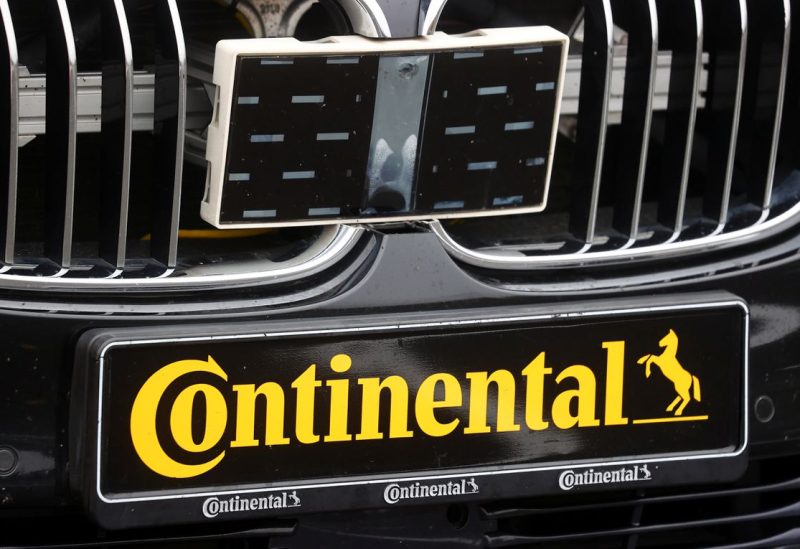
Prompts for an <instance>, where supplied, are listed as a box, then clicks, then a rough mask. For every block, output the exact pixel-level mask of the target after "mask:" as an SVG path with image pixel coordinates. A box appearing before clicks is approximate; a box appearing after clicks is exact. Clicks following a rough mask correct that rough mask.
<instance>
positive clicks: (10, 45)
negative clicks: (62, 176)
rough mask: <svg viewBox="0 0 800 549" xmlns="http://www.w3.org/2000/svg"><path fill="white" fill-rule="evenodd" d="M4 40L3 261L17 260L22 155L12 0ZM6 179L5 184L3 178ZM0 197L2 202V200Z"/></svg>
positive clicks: (3, 4)
mask: <svg viewBox="0 0 800 549" xmlns="http://www.w3.org/2000/svg"><path fill="white" fill-rule="evenodd" d="M0 18H2V23H3V24H2V32H3V40H2V43H0V48H2V49H3V50H4V51H3V52H2V54H0V55H2V56H3V57H4V58H5V59H6V61H7V64H6V66H5V67H4V70H3V72H2V79H1V80H0V108H3V110H2V114H1V115H0V196H2V198H4V199H5V200H6V201H7V203H6V204H5V207H2V206H0V234H1V235H2V241H3V244H2V245H3V258H2V261H3V262H4V263H5V264H7V265H10V264H12V263H14V241H15V235H16V228H17V175H18V174H17V169H18V159H19V147H18V135H19V52H18V50H17V38H16V33H15V32H14V23H13V21H12V19H11V10H10V9H9V6H8V0H0ZM3 179H5V181H6V183H5V188H3V187H2V180H3ZM2 198H0V204H2Z"/></svg>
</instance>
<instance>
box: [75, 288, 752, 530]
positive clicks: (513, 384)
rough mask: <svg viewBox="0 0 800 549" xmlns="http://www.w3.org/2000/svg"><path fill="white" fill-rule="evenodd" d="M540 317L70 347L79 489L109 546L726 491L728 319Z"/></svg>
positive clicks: (186, 332) (731, 461) (649, 313)
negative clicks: (382, 517)
mask: <svg viewBox="0 0 800 549" xmlns="http://www.w3.org/2000/svg"><path fill="white" fill-rule="evenodd" d="M673 302H674V301H673ZM550 311H551V312H549V313H547V314H542V312H541V310H537V309H531V308H518V309H513V308H512V309H504V310H502V311H496V310H490V311H487V310H484V311H461V312H458V313H447V314H443V315H433V316H425V317H420V316H419V315H417V316H411V317H407V318H403V317H396V318H394V319H391V321H390V320H389V319H386V318H377V317H372V318H370V317H367V318H361V319H358V320H353V319H346V320H344V319H329V320H315V321H313V322H309V321H305V322H296V321H295V322H277V323H265V324H261V325H257V326H252V325H250V326H239V327H231V326H229V325H228V326H224V325H223V326H216V327H194V328H192V327H188V328H187V327H183V328H174V329H163V328H162V329H159V330H158V332H153V331H152V330H128V331H124V330H123V331H119V330H117V331H112V332H108V331H101V332H95V333H92V334H88V335H87V336H85V337H84V339H83V340H82V343H81V345H80V351H79V361H78V364H81V363H83V364H84V365H87V364H88V365H89V367H88V368H87V367H84V368H79V369H78V372H77V377H76V380H75V390H74V394H75V395H76V396H75V398H74V400H75V402H78V403H81V404H80V405H76V406H75V409H74V411H73V425H74V428H75V429H76V430H77V431H79V433H80V435H81V436H80V437H79V438H80V440H81V443H80V444H78V445H76V447H74V448H73V457H74V459H75V460H76V462H77V463H79V468H78V469H79V471H80V478H79V480H78V485H79V487H80V488H81V489H82V490H83V492H84V494H85V496H86V499H87V503H88V505H89V507H90V508H91V510H92V511H93V513H94V514H95V516H96V517H97V519H98V520H99V521H100V522H101V523H102V524H103V525H104V526H106V527H108V528H116V527H123V526H126V527H127V526H132V525H154V524H169V523H180V522H196V521H209V520H210V521H220V520H235V519H242V518H250V517H257V516H265V515H291V514H297V513H299V512H309V511H324V510H343V509H351V508H358V507H381V506H383V507H392V506H400V505H410V504H421V503H427V504H432V503H448V502H454V501H468V500H485V499H496V498H503V497H520V496H527V495H542V494H548V493H550V494H553V493H564V492H569V493H577V492H588V491H598V490H611V489H644V488H650V487H655V486H663V485H670V484H680V483H692V482H704V483H705V482H712V481H726V480H733V479H734V478H736V477H737V476H738V475H739V474H740V473H741V471H742V466H743V464H744V459H745V458H744V450H745V448H746V414H745V413H744V407H743V402H745V401H746V400H745V397H746V364H747V333H748V329H747V318H748V315H747V309H746V306H745V305H744V304H743V303H741V302H739V301H738V300H735V299H728V298H727V297H726V298H725V299H721V300H710V301H709V302H706V303H700V304H697V303H689V302H687V303H686V304H682V305H680V304H679V305H669V306H653V305H647V306H642V305H641V304H638V305H637V304H635V302H634V304H631V305H629V306H626V307H621V308H618V309H616V310H608V309H606V310H604V309H602V308H600V309H598V308H597V306H596V305H592V304H584V305H582V306H581V307H579V308H575V307H571V308H562V309H556V310H553V309H550ZM156 334H158V335H156ZM87 357H88V358H87ZM87 388H88V389H87ZM87 390H88V393H86V391H87ZM73 438H75V437H73ZM709 460H716V464H715V466H714V467H709V466H708V461H709ZM126 510H128V511H131V510H133V511H135V512H125V511H126Z"/></svg>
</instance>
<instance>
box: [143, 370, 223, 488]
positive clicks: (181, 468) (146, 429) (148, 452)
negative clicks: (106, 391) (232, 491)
mask: <svg viewBox="0 0 800 549" xmlns="http://www.w3.org/2000/svg"><path fill="white" fill-rule="evenodd" d="M194 372H205V373H209V374H212V375H215V376H217V377H219V378H222V379H223V380H225V381H227V380H228V375H227V374H226V373H225V371H224V370H223V369H222V368H220V366H219V364H217V363H216V362H215V361H214V359H213V358H211V357H208V362H204V361H202V360H182V361H179V362H173V363H172V364H168V365H167V366H164V367H163V368H161V369H160V370H158V371H157V372H156V373H154V374H153V375H152V376H150V378H149V379H148V380H147V381H146V382H145V384H144V385H142V388H141V390H139V393H138V394H137V395H136V399H135V400H134V401H133V407H132V408H131V423H130V427H131V441H132V442H133V448H134V450H135V451H136V454H137V455H138V456H139V459H141V460H142V463H144V464H145V465H146V466H147V467H148V468H150V469H151V470H152V471H153V472H155V473H157V474H159V475H161V476H163V477H168V478H192V477H196V476H199V475H202V474H203V473H206V472H208V471H210V470H211V469H213V468H214V467H216V466H217V465H218V464H219V463H220V462H221V461H222V459H223V458H224V457H225V452H224V451H223V452H220V453H219V454H218V455H217V456H215V457H214V458H212V459H210V460H209V461H207V462H205V463H200V464H196V465H187V464H185V463H180V462H178V461H176V460H174V459H172V458H171V457H169V456H168V455H167V453H166V452H165V451H164V448H163V447H162V446H161V442H160V441H159V440H158V434H157V431H156V412H157V410H158V405H159V403H160V402H161V397H162V396H163V395H164V392H165V391H166V390H167V388H169V386H170V385H172V384H173V383H174V382H175V381H177V380H178V379H180V378H181V377H183V376H185V375H187V374H190V373H194ZM185 398H188V397H185ZM173 410H174V408H173ZM211 421H212V426H211V430H212V432H211V433H210V434H211V435H213V434H214V432H213V430H214V429H219V426H218V425H219V417H218V418H217V419H215V420H211ZM208 425H209V424H208V422H207V423H206V436H205V437H204V439H206V438H213V437H209V432H208V430H209V426H208ZM172 427H173V429H174V428H175V425H173V426H172ZM188 433H191V431H188ZM184 442H185V441H184ZM192 442H194V441H192ZM204 442H205V440H204Z"/></svg>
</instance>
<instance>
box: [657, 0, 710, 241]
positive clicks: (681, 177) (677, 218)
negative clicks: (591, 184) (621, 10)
mask: <svg viewBox="0 0 800 549" xmlns="http://www.w3.org/2000/svg"><path fill="white" fill-rule="evenodd" d="M657 7H658V9H659V25H660V28H661V37H662V43H663V45H664V47H665V48H667V49H669V50H671V51H672V68H671V72H670V85H669V102H668V105H667V112H666V115H665V130H664V143H663V153H662V155H661V180H660V188H659V201H658V222H659V224H661V225H662V226H664V227H665V228H667V229H668V230H669V231H670V234H669V236H668V240H669V241H674V240H675V239H677V238H678V237H679V236H680V233H681V231H682V230H683V219H684V213H685V209H686V193H687V190H688V186H689V173H690V170H691V165H692V151H693V149H694V133H695V125H696V122H697V104H698V100H699V97H700V79H701V76H702V74H703V6H702V4H701V2H700V0H658V3H657Z"/></svg>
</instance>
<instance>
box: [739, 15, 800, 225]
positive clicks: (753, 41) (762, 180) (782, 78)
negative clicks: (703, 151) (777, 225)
mask: <svg viewBox="0 0 800 549" xmlns="http://www.w3.org/2000/svg"><path fill="white" fill-rule="evenodd" d="M748 13H749V15H750V22H751V25H750V33H749V39H748V51H747V69H746V73H745V90H744V100H743V106H742V131H741V134H742V138H740V141H739V157H740V158H741V159H742V160H743V161H744V162H745V163H746V170H745V173H746V177H747V195H748V201H749V202H750V203H752V204H753V205H755V206H756V207H758V208H759V209H761V210H762V211H763V213H762V214H761V215H762V219H763V217H765V216H766V215H768V213H769V211H768V210H769V206H770V202H771V199H772V184H773V179H774V176H775V162H776V159H777V147H778V135H779V133H778V132H779V131H780V124H781V117H782V114H783V90H784V87H785V85H786V72H787V70H788V64H787V63H788V55H789V41H790V33H791V26H790V22H791V7H790V5H789V1H788V0H758V1H753V0H750V1H749V2H748Z"/></svg>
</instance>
